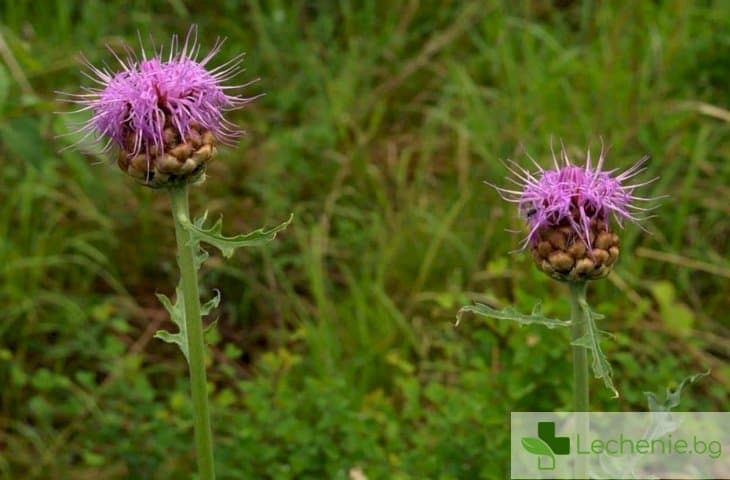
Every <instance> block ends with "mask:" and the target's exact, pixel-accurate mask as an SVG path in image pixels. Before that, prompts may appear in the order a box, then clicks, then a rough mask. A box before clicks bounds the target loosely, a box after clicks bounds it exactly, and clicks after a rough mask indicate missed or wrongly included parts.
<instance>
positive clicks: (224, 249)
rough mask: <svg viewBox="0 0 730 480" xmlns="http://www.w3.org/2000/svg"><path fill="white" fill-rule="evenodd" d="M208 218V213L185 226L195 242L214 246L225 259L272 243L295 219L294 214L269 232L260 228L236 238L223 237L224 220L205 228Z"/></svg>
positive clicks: (220, 219)
mask: <svg viewBox="0 0 730 480" xmlns="http://www.w3.org/2000/svg"><path fill="white" fill-rule="evenodd" d="M207 217H208V212H206V213H205V214H203V216H202V217H200V218H198V219H196V220H195V221H194V222H192V223H191V222H189V221H188V222H186V223H184V224H183V226H184V227H185V229H186V230H187V231H188V232H190V236H191V237H192V241H193V242H205V243H207V244H209V245H212V246H214V247H216V248H217V249H218V250H220V251H221V253H222V254H223V256H224V257H226V258H228V257H230V256H231V255H233V252H234V251H235V250H236V249H237V248H240V247H253V246H257V245H263V244H265V243H268V242H270V241H272V240H273V239H274V238H276V234H277V233H279V232H281V231H282V230H284V229H285V228H286V227H288V226H289V224H290V223H291V221H292V220H293V219H294V214H291V215H290V216H289V219H288V220H287V221H285V222H284V223H282V224H280V225H277V226H276V227H274V228H270V229H268V230H267V229H265V228H259V229H258V230H254V231H253V232H251V233H247V234H241V235H236V236H234V237H225V236H223V232H222V230H223V219H222V218H219V219H218V221H216V222H215V223H214V224H213V226H211V227H209V228H205V227H204V226H203V225H204V224H205V220H206V219H207Z"/></svg>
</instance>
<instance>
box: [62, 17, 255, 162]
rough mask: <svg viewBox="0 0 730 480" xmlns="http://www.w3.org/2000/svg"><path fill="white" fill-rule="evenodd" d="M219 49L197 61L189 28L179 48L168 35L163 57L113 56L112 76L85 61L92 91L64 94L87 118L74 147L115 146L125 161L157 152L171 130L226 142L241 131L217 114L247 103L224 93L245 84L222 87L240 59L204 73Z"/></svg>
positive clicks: (194, 36)
mask: <svg viewBox="0 0 730 480" xmlns="http://www.w3.org/2000/svg"><path fill="white" fill-rule="evenodd" d="M222 44H223V41H221V40H218V41H217V42H216V44H215V45H214V47H213V49H212V50H211V51H210V52H209V53H208V54H207V55H205V56H204V57H203V58H201V59H198V58H199V56H200V45H198V44H197V28H196V27H191V28H190V30H189V31H188V33H187V36H186V38H185V42H184V44H183V45H182V47H180V45H179V41H178V37H177V35H173V37H172V42H171V45H170V49H169V52H167V53H166V54H163V49H162V48H160V49H159V51H158V50H157V49H155V52H154V55H153V56H152V57H151V58H148V57H147V54H146V53H145V52H144V50H143V51H142V53H141V55H142V58H141V59H140V58H137V57H136V56H135V55H134V54H133V53H131V51H130V53H129V56H128V57H127V59H126V60H122V59H121V58H120V57H118V56H117V55H116V54H114V56H115V58H116V59H117V61H118V62H119V64H120V66H121V69H120V71H118V72H116V73H112V72H111V70H110V69H109V68H108V67H107V66H104V67H103V68H97V67H94V66H93V65H91V63H90V62H88V61H86V65H87V67H88V68H89V72H85V76H87V77H88V78H90V79H91V80H93V81H94V82H95V83H96V84H97V85H98V86H97V87H95V88H88V87H87V88H85V89H84V91H85V93H84V94H78V95H73V94H65V95H66V100H67V101H70V102H72V103H76V104H79V105H81V106H82V107H81V108H80V109H79V110H78V111H90V112H91V115H92V116H91V118H90V119H89V120H88V121H87V122H85V123H83V124H82V125H81V127H80V128H79V129H78V130H77V131H76V132H74V133H83V134H84V136H83V138H82V139H81V141H80V142H83V141H85V140H86V139H88V138H93V139H94V140H95V141H94V143H97V144H102V145H103V151H107V150H108V149H109V148H110V147H111V146H112V145H114V144H116V145H118V146H119V147H120V148H121V149H122V150H123V151H125V152H126V153H127V154H128V155H129V156H130V157H134V156H135V155H138V154H144V155H145V156H148V157H149V155H150V153H151V152H152V153H153V154H154V152H158V153H159V152H161V151H162V150H163V149H164V145H165V128H167V127H172V128H173V129H174V130H175V131H176V132H177V135H179V137H180V138H186V137H188V136H189V135H190V133H191V128H195V129H201V130H205V131H210V132H211V133H212V134H213V135H214V137H215V139H216V140H218V141H220V142H222V143H228V144H230V143H232V142H233V140H234V139H235V138H236V137H237V136H239V135H240V133H241V132H240V131H239V130H238V129H237V128H236V126H235V125H233V124H232V123H230V122H228V121H227V120H226V119H224V118H223V112H225V111H227V110H232V109H235V108H239V107H241V106H243V105H245V104H246V103H248V102H250V101H252V100H253V98H245V97H243V96H240V95H235V94H230V93H228V92H230V91H231V90H232V89H238V88H243V87H245V86H247V85H248V84H245V85H235V86H224V85H223V83H224V82H226V81H228V80H230V79H231V78H232V77H234V76H235V75H237V74H238V73H240V72H241V71H242V68H241V67H240V63H241V59H242V55H239V56H237V57H235V58H233V59H232V60H230V61H228V62H226V63H224V64H223V65H220V66H218V67H215V68H210V69H208V68H207V67H208V64H209V63H210V61H211V60H212V59H213V57H214V56H215V55H216V54H217V53H218V52H219V50H220V48H221V46H222ZM112 53H114V52H112Z"/></svg>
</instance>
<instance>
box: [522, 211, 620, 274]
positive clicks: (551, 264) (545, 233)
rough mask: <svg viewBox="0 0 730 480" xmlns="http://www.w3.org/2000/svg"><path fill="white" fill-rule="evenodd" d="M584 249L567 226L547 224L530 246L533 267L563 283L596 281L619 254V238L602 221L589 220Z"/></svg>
mask: <svg viewBox="0 0 730 480" xmlns="http://www.w3.org/2000/svg"><path fill="white" fill-rule="evenodd" d="M589 241H590V243H591V247H592V248H590V249H589V248H587V246H586V244H585V242H584V241H583V240H581V239H580V238H579V237H578V235H577V234H576V233H575V230H574V229H573V227H571V226H570V225H564V226H558V227H549V228H544V229H542V230H540V231H539V236H538V240H537V241H536V242H535V243H534V244H533V245H532V256H533V258H534V259H535V263H537V267H538V268H539V269H540V270H542V271H543V272H545V273H547V274H548V275H550V276H551V277H553V278H555V279H557V280H561V281H564V282H576V281H585V280H596V279H599V278H603V277H605V276H607V275H608V274H609V273H610V272H611V269H612V268H613V265H614V263H616V260H617V259H618V255H619V238H618V235H616V234H615V233H611V232H610V231H609V229H608V226H607V225H606V223H605V222H603V221H601V220H598V221H596V220H591V225H590V234H589Z"/></svg>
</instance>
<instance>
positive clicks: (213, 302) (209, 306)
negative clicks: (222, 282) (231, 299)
mask: <svg viewBox="0 0 730 480" xmlns="http://www.w3.org/2000/svg"><path fill="white" fill-rule="evenodd" d="M220 303H221V292H220V290H218V289H216V290H215V296H214V297H213V298H211V299H210V300H208V301H207V302H205V303H204V304H203V305H201V307H200V314H201V315H209V314H210V312H211V311H212V310H214V309H216V308H218V305H220Z"/></svg>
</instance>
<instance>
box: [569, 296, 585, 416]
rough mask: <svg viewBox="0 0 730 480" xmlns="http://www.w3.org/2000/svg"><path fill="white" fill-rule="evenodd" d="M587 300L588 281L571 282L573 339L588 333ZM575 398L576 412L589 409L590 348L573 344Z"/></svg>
mask: <svg viewBox="0 0 730 480" xmlns="http://www.w3.org/2000/svg"><path fill="white" fill-rule="evenodd" d="M585 301H586V283H585V282H580V283H571V284H570V307H571V308H570V311H571V315H570V322H571V323H572V330H573V341H575V340H578V339H579V338H581V337H582V336H583V335H585V334H586V321H587V319H586V318H585V315H584V314H583V309H582V308H581V302H582V303H585ZM573 394H574V395H573V400H574V402H575V404H574V405H575V409H574V410H575V411H576V412H587V411H589V406H588V350H587V349H586V348H584V347H578V346H573Z"/></svg>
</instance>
